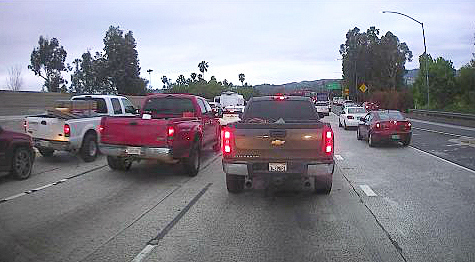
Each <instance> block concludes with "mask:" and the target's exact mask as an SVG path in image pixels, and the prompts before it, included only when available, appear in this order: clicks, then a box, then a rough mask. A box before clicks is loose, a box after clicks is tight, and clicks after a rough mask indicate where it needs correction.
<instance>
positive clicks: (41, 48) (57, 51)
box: [28, 36, 67, 92]
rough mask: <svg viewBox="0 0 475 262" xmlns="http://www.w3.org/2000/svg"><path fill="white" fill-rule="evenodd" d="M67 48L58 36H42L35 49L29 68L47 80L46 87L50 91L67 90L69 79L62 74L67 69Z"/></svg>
mask: <svg viewBox="0 0 475 262" xmlns="http://www.w3.org/2000/svg"><path fill="white" fill-rule="evenodd" d="M66 55H67V53H66V50H64V48H63V46H60V45H59V41H58V39H56V38H54V37H53V38H51V40H49V39H47V38H45V37H43V36H40V38H39V40H38V47H36V48H34V49H33V52H32V53H31V56H30V65H28V68H29V69H31V71H33V72H34V73H35V75H37V76H39V77H41V78H43V79H44V80H45V83H44V87H45V88H46V90H48V91H49V92H66V91H67V88H66V84H67V81H65V80H64V79H63V77H62V76H61V72H63V71H66V70H67V68H66V66H65V64H64V62H65V61H66Z"/></svg>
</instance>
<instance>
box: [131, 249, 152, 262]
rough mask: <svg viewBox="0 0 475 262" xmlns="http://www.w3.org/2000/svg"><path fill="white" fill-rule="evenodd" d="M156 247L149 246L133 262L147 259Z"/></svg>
mask: <svg viewBox="0 0 475 262" xmlns="http://www.w3.org/2000/svg"><path fill="white" fill-rule="evenodd" d="M155 247H156V245H147V246H145V248H144V249H142V251H140V253H139V254H138V255H137V256H136V257H135V258H134V260H132V262H140V261H142V260H144V258H145V257H147V255H148V254H150V252H152V250H153V249H154V248H155Z"/></svg>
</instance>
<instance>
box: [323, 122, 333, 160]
mask: <svg viewBox="0 0 475 262" xmlns="http://www.w3.org/2000/svg"><path fill="white" fill-rule="evenodd" d="M333 141H334V140H333V131H332V130H331V128H330V127H328V126H325V128H324V129H323V151H324V152H325V155H327V156H331V155H333V149H334V148H333Z"/></svg>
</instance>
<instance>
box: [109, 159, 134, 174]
mask: <svg viewBox="0 0 475 262" xmlns="http://www.w3.org/2000/svg"><path fill="white" fill-rule="evenodd" d="M107 164H108V165H109V167H110V168H111V169H112V170H122V171H127V170H129V169H130V167H131V166H132V161H130V160H129V159H126V158H120V157H115V156H107Z"/></svg>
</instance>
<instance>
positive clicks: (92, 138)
mask: <svg viewBox="0 0 475 262" xmlns="http://www.w3.org/2000/svg"><path fill="white" fill-rule="evenodd" d="M98 151H99V150H98V146H97V137H96V135H94V134H87V135H86V137H84V141H83V143H82V147H81V153H80V154H81V158H82V159H83V160H84V162H92V161H94V160H96V157H97V153H98Z"/></svg>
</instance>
